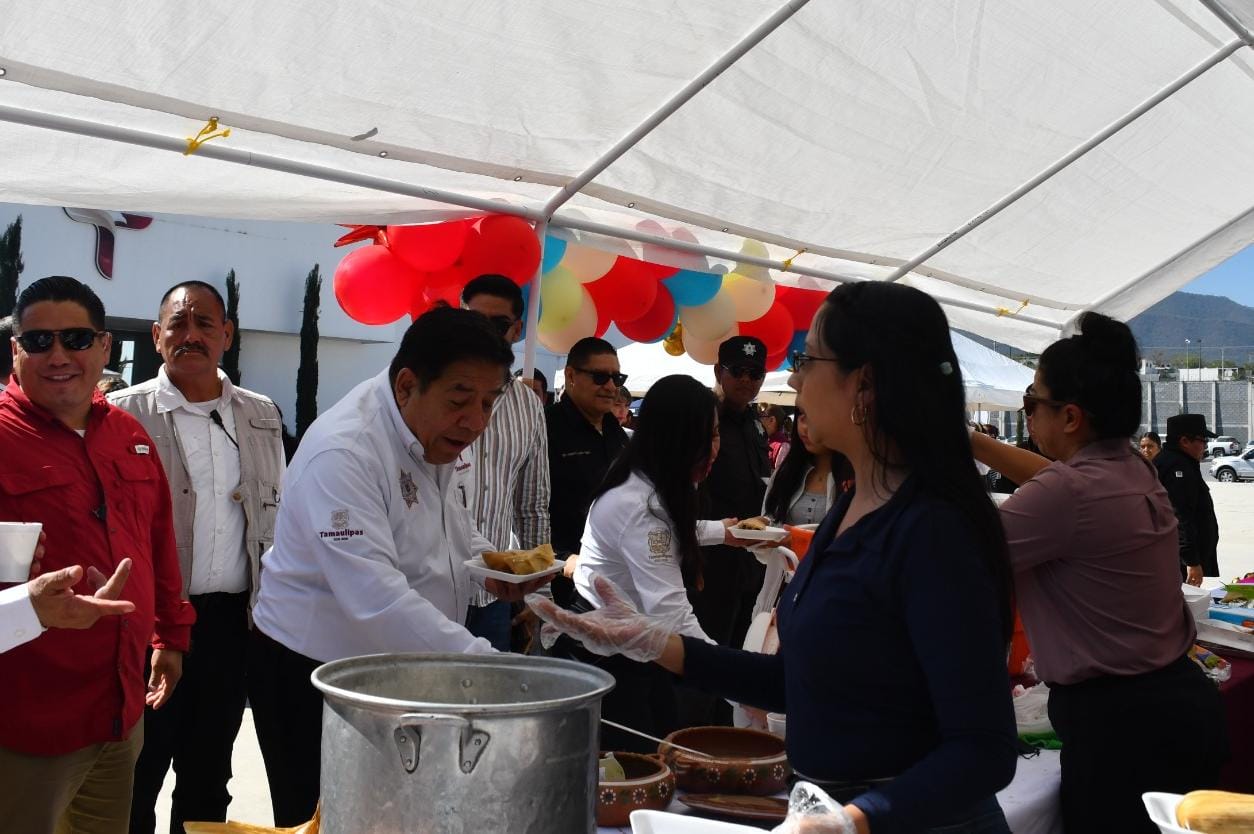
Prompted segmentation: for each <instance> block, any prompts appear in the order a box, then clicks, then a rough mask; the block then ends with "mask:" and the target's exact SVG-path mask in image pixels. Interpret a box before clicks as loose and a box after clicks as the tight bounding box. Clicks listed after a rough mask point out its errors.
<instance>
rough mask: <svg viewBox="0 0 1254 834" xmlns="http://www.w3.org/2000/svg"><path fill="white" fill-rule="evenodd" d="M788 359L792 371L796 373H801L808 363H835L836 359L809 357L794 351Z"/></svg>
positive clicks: (832, 357) (831, 357)
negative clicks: (790, 362)
mask: <svg viewBox="0 0 1254 834" xmlns="http://www.w3.org/2000/svg"><path fill="white" fill-rule="evenodd" d="M788 358H789V359H790V360H791V361H792V369H793V370H794V371H796V372H797V373H801V369H802V368H804V367H805V366H806V365H807V364H808V363H810V362H835V361H836V357H834V356H811V355H810V354H808V353H806V352H805V351H802V350H794V351H793V352H792V355H790V356H789V357H788Z"/></svg>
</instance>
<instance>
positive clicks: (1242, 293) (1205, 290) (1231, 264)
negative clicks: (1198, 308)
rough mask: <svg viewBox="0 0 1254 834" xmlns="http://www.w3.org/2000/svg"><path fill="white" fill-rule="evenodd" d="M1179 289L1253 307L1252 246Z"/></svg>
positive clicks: (1253, 251)
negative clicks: (1216, 296) (1219, 297)
mask: <svg viewBox="0 0 1254 834" xmlns="http://www.w3.org/2000/svg"><path fill="white" fill-rule="evenodd" d="M1180 289H1181V290H1183V291H1184V292H1196V293H1202V294H1203V295H1223V296H1227V297H1228V298H1231V299H1232V300H1233V301H1235V302H1237V303H1238V304H1244V305H1246V306H1247V307H1254V246H1247V247H1245V248H1244V249H1242V250H1241V251H1240V252H1238V253H1237V254H1235V255H1233V256H1232V257H1231V258H1229V259H1228V260H1226V261H1224V262H1223V263H1221V264H1220V265H1219V266H1217V267H1215V268H1214V269H1212V270H1211V271H1210V272H1207V273H1204V274H1202V275H1200V276H1198V277H1197V278H1195V279H1194V280H1193V282H1192V283H1189V284H1185V285H1184V286H1183V287H1181V288H1180Z"/></svg>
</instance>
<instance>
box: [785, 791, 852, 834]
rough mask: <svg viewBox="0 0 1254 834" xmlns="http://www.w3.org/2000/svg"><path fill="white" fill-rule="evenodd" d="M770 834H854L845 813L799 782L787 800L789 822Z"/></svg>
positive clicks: (837, 805) (822, 794)
mask: <svg viewBox="0 0 1254 834" xmlns="http://www.w3.org/2000/svg"><path fill="white" fill-rule="evenodd" d="M771 834H857V828H855V827H854V824H853V820H851V819H850V818H849V815H848V814H847V813H845V809H844V808H843V807H842V806H841V805H840V804H839V803H838V802H836V801H835V800H834V799H832V798H831V797H830V796H828V795H827V794H826V793H824V791H823V789H822V788H820V787H818V786H817V785H812V784H810V783H809V782H798V783H797V784H796V785H794V786H793V789H792V794H791V795H790V796H789V797H788V818H787V819H785V820H784V821H783V822H782V823H780V824H779V825H777V826H776V827H775V828H773V829H771Z"/></svg>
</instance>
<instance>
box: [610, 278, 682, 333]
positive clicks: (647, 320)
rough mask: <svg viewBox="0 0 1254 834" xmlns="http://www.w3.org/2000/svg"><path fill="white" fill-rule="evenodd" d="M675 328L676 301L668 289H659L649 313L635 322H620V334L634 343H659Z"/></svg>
mask: <svg viewBox="0 0 1254 834" xmlns="http://www.w3.org/2000/svg"><path fill="white" fill-rule="evenodd" d="M674 326H675V300H674V299H673V298H671V294H670V291H669V290H668V289H666V287H658V290H657V299H656V300H655V301H654V302H653V306H652V307H650V308H649V312H647V313H645V314H644V315H643V316H641V317H640V318H638V319H636V320H634V321H620V322H619V323H618V332H619V333H622V334H623V335H624V336H626V337H627V338H628V339H631V340H632V341H633V342H659V341H661V340H662V339H665V338H666V336H667V334H669V333H670V332H671V328H672V327H674Z"/></svg>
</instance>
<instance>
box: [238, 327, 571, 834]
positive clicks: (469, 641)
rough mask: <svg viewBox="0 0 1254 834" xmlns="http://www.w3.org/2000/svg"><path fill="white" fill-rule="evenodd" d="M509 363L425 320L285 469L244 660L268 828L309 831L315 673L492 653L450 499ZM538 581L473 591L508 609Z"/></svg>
mask: <svg viewBox="0 0 1254 834" xmlns="http://www.w3.org/2000/svg"><path fill="white" fill-rule="evenodd" d="M513 358H514V356H513V352H512V351H511V350H510V348H509V346H508V345H507V344H506V343H505V341H504V340H503V339H502V338H501V336H500V334H499V333H497V332H496V330H495V329H494V328H493V326H492V324H491V323H490V322H489V321H488V319H487V318H485V317H484V316H482V315H480V314H478V313H475V312H472V311H469V310H457V309H452V308H438V309H435V310H432V311H431V312H429V313H427V314H425V315H423V316H421V317H420V318H419V319H417V320H416V321H415V322H414V323H413V324H412V325H411V326H410V328H409V330H408V331H406V333H405V336H404V338H403V339H402V340H401V345H400V349H399V350H398V351H397V354H396V358H395V359H393V360H392V364H391V367H390V368H389V369H388V370H386V371H384V372H383V373H381V374H379V375H378V376H376V377H374V378H373V379H370V380H367V381H366V382H364V383H362V384H361V385H358V386H357V387H356V388H354V389H353V390H352V391H350V392H349V394H348V395H347V396H346V397H345V398H344V399H343V400H341V401H340V402H339V403H337V404H336V405H335V406H333V407H332V408H331V409H330V410H329V411H327V412H326V413H325V414H323V415H322V416H321V417H319V418H318V420H317V421H316V422H315V423H314V424H313V426H311V427H310V429H309V432H308V433H307V434H306V435H305V437H304V439H303V441H302V443H301V446H300V449H299V450H298V451H297V453H296V456H295V458H294V459H293V460H292V463H291V466H290V467H289V469H288V471H287V479H286V481H285V484H284V494H283V504H282V507H281V508H280V510H279V514H278V521H277V525H276V529H275V537H274V546H273V547H272V548H271V549H270V550H269V551H267V552H266V554H265V555H264V556H263V557H262V563H261V564H262V571H261V573H262V580H261V590H260V594H259V596H258V599H257V604H256V607H255V609H254V613H253V616H254V620H255V622H256V626H257V628H256V630H255V631H254V634H253V645H252V651H251V652H250V658H249V675H250V676H255V678H254V680H255V689H254V693H255V694H253V696H252V697H253V711H254V715H255V721H256V727H257V737H258V741H259V742H260V744H261V752H262V755H263V756H264V758H265V762H266V772H267V776H268V778H269V781H270V795H271V801H272V803H273V805H274V820H275V824H276V825H279V826H293V825H298V824H300V823H301V822H304V821H305V820H308V819H309V818H310V817H312V816H313V812H314V808H315V806H316V804H317V800H318V777H319V759H320V738H321V722H322V696H321V695H320V694H319V693H318V691H317V690H316V689H314V687H313V685H312V683H310V680H309V675H310V673H311V672H312V671H313V670H314V669H315V668H317V667H318V666H319V665H320V664H322V663H325V662H327V661H331V660H337V659H339V658H344V657H353V656H357V655H366V654H375V653H380V652H489V651H492V646H491V645H490V644H489V643H488V641H487V640H484V639H482V638H479V637H475V636H473V635H471V633H470V632H469V631H467V630H466V628H465V626H464V625H463V624H464V623H465V622H466V609H467V605H468V603H469V600H470V594H471V584H470V577H469V574H468V573H467V570H466V567H465V564H464V563H465V562H466V561H467V560H468V559H471V558H472V557H474V556H477V555H482V554H483V553H485V552H489V551H492V550H493V549H494V548H493V547H492V546H491V544H490V543H489V542H488V541H487V540H486V539H484V538H483V537H482V536H481V535H479V533H478V531H477V530H475V529H474V527H473V525H472V524H471V521H470V517H469V514H468V513H467V511H466V509H465V506H464V505H463V503H462V500H461V497H460V495H458V494H457V492H458V491H457V489H456V486H457V483H458V481H457V479H455V477H454V462H455V461H456V460H457V457H458V455H459V454H460V453H461V452H462V451H463V450H464V449H466V448H467V447H468V446H469V445H470V444H471V443H472V442H474V440H475V439H476V438H478V437H479V435H481V434H482V433H483V430H484V429H485V428H486V427H487V424H488V419H489V417H490V416H491V414H492V406H493V404H494V403H495V402H496V399H497V397H499V396H500V395H501V394H502V392H503V391H504V389H505V385H506V382H507V380H508V378H509V377H508V374H509V367H510V364H511V363H512V362H513ZM547 581H548V580H547V578H546V579H542V580H536V581H531V582H525V583H522V584H510V583H504V582H498V581H496V580H492V579H489V580H487V581H486V582H485V585H486V586H487V589H488V590H489V591H490V592H492V594H494V595H495V596H496V597H497V598H499V599H504V600H518V599H521V598H522V597H523V595H524V594H526V593H528V592H530V591H531V590H534V589H535V588H537V587H539V586H540V585H542V584H544V582H547Z"/></svg>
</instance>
